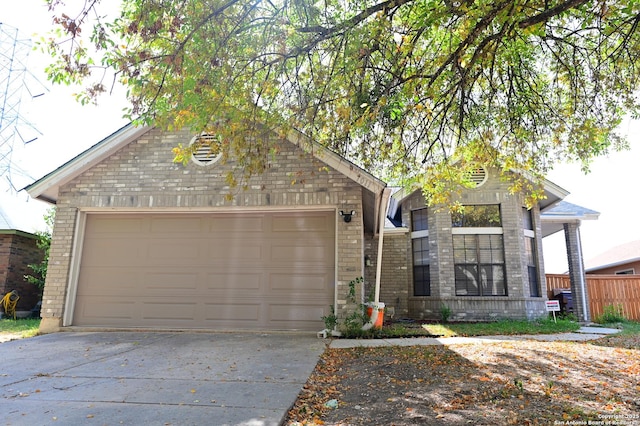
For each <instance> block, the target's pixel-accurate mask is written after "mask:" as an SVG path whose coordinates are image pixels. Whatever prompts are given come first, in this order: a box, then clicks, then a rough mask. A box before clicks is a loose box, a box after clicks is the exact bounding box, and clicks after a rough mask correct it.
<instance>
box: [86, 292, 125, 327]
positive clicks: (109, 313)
mask: <svg viewBox="0 0 640 426" xmlns="http://www.w3.org/2000/svg"><path fill="white" fill-rule="evenodd" d="M135 304H136V303H135V302H134V301H132V300H122V299H115V300H114V299H111V298H99V299H94V298H91V299H89V298H82V297H78V299H77V300H76V315H80V316H81V317H82V318H83V319H84V323H85V325H102V324H105V323H109V324H110V323H112V322H113V320H120V321H127V322H129V321H131V320H132V319H133V318H134V312H136V311H137V310H136V309H135Z"/></svg>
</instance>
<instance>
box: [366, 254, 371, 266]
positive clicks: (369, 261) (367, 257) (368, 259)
mask: <svg viewBox="0 0 640 426" xmlns="http://www.w3.org/2000/svg"><path fill="white" fill-rule="evenodd" d="M364 266H371V258H370V257H369V255H368V254H365V255H364Z"/></svg>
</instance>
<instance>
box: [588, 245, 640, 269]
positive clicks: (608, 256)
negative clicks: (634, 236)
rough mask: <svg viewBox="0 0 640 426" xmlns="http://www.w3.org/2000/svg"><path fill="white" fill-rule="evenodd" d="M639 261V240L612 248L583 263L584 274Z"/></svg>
mask: <svg viewBox="0 0 640 426" xmlns="http://www.w3.org/2000/svg"><path fill="white" fill-rule="evenodd" d="M638 261H640V240H636V241H631V242H628V243H625V244H621V245H619V246H616V247H613V248H612V249H609V250H607V251H605V252H604V253H601V254H599V255H598V256H596V257H594V258H592V259H589V260H587V261H586V262H585V265H584V266H585V272H592V271H597V270H598V269H604V268H611V267H614V266H619V265H624V264H626V263H631V262H638Z"/></svg>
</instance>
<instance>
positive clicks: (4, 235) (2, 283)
mask: <svg viewBox="0 0 640 426" xmlns="http://www.w3.org/2000/svg"><path fill="white" fill-rule="evenodd" d="M37 240H38V237H37V235H34V234H32V233H30V232H25V231H22V230H20V229H18V226H17V225H15V224H14V222H13V221H12V220H11V218H10V217H9V215H8V214H7V212H6V211H5V210H4V209H3V208H2V206H0V298H2V296H4V295H5V294H7V293H9V292H11V291H13V290H15V291H16V292H17V293H18V295H19V296H20V299H18V303H17V304H16V311H31V310H32V309H33V308H34V307H35V306H36V304H37V303H38V302H39V301H40V289H39V288H38V287H36V286H35V285H33V284H31V283H29V282H27V281H25V279H24V276H25V275H27V274H32V273H33V271H32V270H31V269H30V268H29V266H28V265H31V264H36V263H40V262H42V259H43V256H44V253H43V252H42V250H41V249H40V248H38V245H37Z"/></svg>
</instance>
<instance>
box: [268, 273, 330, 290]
mask: <svg viewBox="0 0 640 426" xmlns="http://www.w3.org/2000/svg"><path fill="white" fill-rule="evenodd" d="M332 286H333V283H332V282H331V280H330V278H329V277H328V276H327V274H326V273H318V274H313V273H309V272H305V271H300V272H288V273H284V272H281V273H277V272H274V273H271V274H270V275H269V289H270V290H276V291H285V292H287V291H299V292H309V293H313V292H315V293H319V294H327V291H328V290H330V289H331V288H332Z"/></svg>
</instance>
